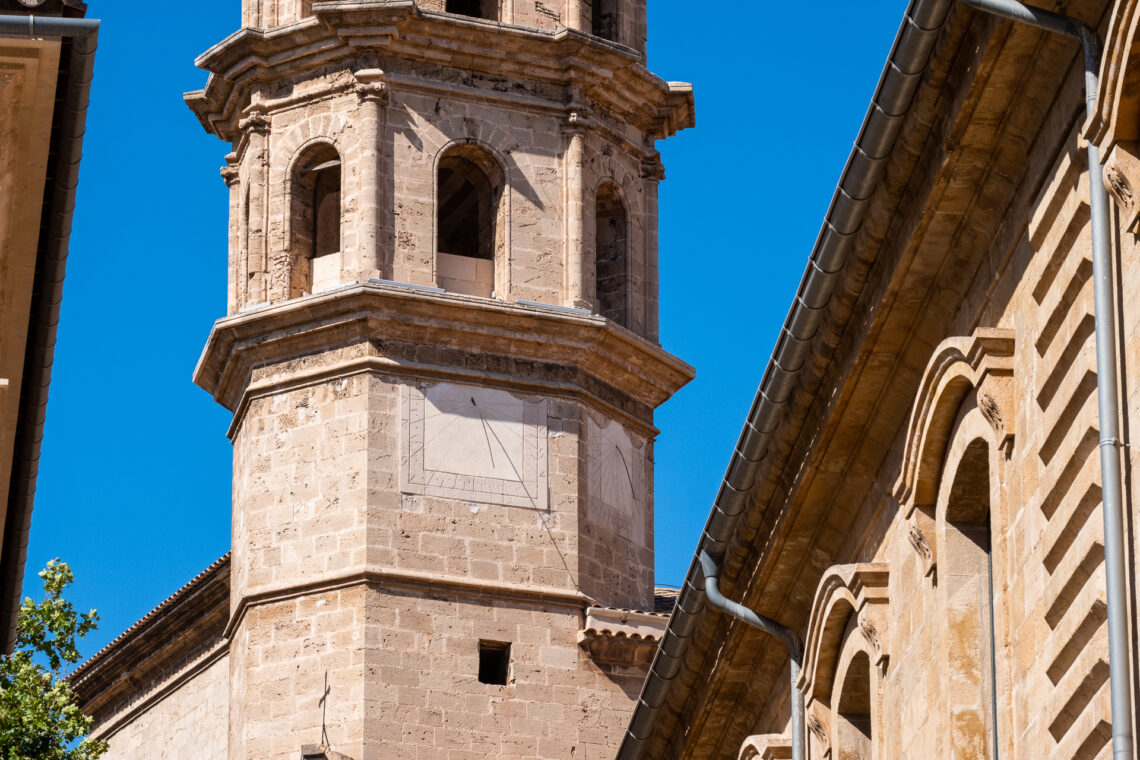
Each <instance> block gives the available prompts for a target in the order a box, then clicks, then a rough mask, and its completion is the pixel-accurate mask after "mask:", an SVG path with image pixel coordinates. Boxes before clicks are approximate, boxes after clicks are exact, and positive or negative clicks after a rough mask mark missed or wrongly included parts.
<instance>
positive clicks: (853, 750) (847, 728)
mask: <svg viewBox="0 0 1140 760" xmlns="http://www.w3.org/2000/svg"><path fill="white" fill-rule="evenodd" d="M842 684H843V686H842V689H843V690H842V692H840V694H839V701H838V704H837V705H836V710H835V712H836V717H837V722H836V726H835V731H836V736H835V749H836V760H871V746H872V745H871V660H870V658H869V657H868V656H867V653H866V652H858V653H856V655H855V656H854V657H852V658H851V662H850V663H849V664H848V665H847V672H846V674H844V676H843V681H842Z"/></svg>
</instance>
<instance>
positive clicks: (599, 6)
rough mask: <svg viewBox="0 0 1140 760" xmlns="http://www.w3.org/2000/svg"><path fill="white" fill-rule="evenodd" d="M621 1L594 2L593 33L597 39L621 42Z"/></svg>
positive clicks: (605, 0) (603, 0)
mask: <svg viewBox="0 0 1140 760" xmlns="http://www.w3.org/2000/svg"><path fill="white" fill-rule="evenodd" d="M618 2H619V0H594V13H593V18H592V21H593V32H594V36H595V37H601V38H603V39H607V40H610V41H611V42H620V41H621V40H619V39H618V35H619V33H620V31H621V14H620V12H619V11H618Z"/></svg>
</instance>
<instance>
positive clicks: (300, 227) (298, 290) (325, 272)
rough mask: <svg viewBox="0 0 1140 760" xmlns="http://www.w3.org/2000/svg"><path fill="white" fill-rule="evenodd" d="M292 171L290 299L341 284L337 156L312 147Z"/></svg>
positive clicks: (328, 147) (327, 147) (333, 151)
mask: <svg viewBox="0 0 1140 760" xmlns="http://www.w3.org/2000/svg"><path fill="white" fill-rule="evenodd" d="M296 167H297V168H296V169H295V171H294V174H293V182H292V188H291V200H292V214H291V220H290V221H291V231H292V233H291V234H292V242H293V246H292V249H293V276H292V278H291V280H292V281H291V283H290V293H289V295H290V297H296V296H299V295H303V294H304V293H316V292H319V291H321V290H325V289H327V288H329V287H332V286H334V285H337V284H339V283H340V280H341V251H340V191H341V171H340V155H339V154H338V153H337V152H336V149H335V148H333V147H332V146H331V145H327V144H321V145H316V146H314V147H312V148H311V149H310V150H309V151H308V152H307V153H306V154H305V155H304V156H303V157H302V158H301V160H300V161H298V162H297V165H296Z"/></svg>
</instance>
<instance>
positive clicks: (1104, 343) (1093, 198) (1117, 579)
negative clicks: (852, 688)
mask: <svg viewBox="0 0 1140 760" xmlns="http://www.w3.org/2000/svg"><path fill="white" fill-rule="evenodd" d="M966 4H967V5H970V6H973V7H975V8H978V9H980V10H983V11H986V12H987V13H993V14H995V15H997V16H1001V17H1003V18H1009V19H1013V20H1014V21H1021V22H1023V23H1027V24H1030V25H1032V26H1036V27H1038V28H1039V29H1045V30H1047V31H1050V32H1056V33H1058V34H1063V35H1065V36H1067V37H1072V38H1074V39H1076V40H1078V41H1079V42H1080V43H1081V46H1082V49H1083V53H1084V65H1085V108H1086V113H1087V114H1088V115H1089V116H1092V115H1093V114H1095V113H1096V92H1097V87H1098V84H1097V77H1098V76H1099V73H1100V40H1099V39H1098V38H1097V35H1096V32H1094V31H1093V30H1092V29H1091V28H1089V27H1088V26H1087V25H1086V24H1084V23H1082V22H1081V21H1078V20H1077V19H1074V18H1071V17H1068V16H1062V15H1060V14H1057V13H1052V12H1050V11H1046V10H1042V9H1041V8H1034V7H1032V6H1028V5H1023V4H1022V3H1019V2H1015V0H966ZM1088 159H1089V213H1090V217H1091V222H1092V260H1093V303H1094V316H1095V323H1096V328H1095V330H1096V392H1097V413H1098V416H1099V420H1098V426H1099V428H1100V471H1101V514H1102V516H1103V519H1104V575H1105V599H1106V603H1107V606H1108V655H1109V659H1108V668H1109V684H1110V692H1111V698H1112V754H1113V757H1114V758H1115V760H1133V737H1132V718H1133V716H1132V691H1131V678H1130V675H1129V674H1130V670H1129V657H1128V655H1129V653H1128V640H1129V639H1128V615H1127V611H1128V608H1127V606H1126V594H1127V583H1126V581H1125V551H1124V498H1123V488H1122V486H1121V465H1120V451H1119V448H1120V446H1121V445H1122V442H1121V441H1120V425H1119V416H1120V401H1119V398H1118V396H1117V387H1116V381H1117V372H1118V369H1117V362H1116V315H1115V308H1114V306H1113V297H1112V292H1113V284H1112V262H1111V251H1110V250H1109V245H1108V240H1109V237H1108V235H1109V229H1108V194H1107V192H1105V188H1104V174H1103V170H1102V168H1101V165H1100V150H1099V148H1098V147H1097V146H1096V145H1094V144H1093V143H1092V142H1089V144H1088Z"/></svg>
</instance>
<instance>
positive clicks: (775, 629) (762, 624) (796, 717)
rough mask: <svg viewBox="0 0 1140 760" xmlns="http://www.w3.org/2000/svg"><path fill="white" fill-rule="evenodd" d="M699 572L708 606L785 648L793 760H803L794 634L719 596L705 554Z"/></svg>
mask: <svg viewBox="0 0 1140 760" xmlns="http://www.w3.org/2000/svg"><path fill="white" fill-rule="evenodd" d="M699 556H700V561H701V571H702V572H703V573H704V576H705V598H706V599H708V601H709V604H711V605H712V606H713V607H716V608H717V609H718V610H721V611H722V612H725V613H727V614H729V615H731V616H732V617H734V618H736V619H737V620H741V621H743V622H745V623H747V624H748V625H750V626H752V627H754V628H759V629H760V630H761V631H763V632H764V633H766V634H768V635H769V636H775V637H776V638H778V639H780V640H781V641H783V642H784V643H785V644H786V645H787V646H788V660H789V662H788V670H789V672H790V673H791V678H790V681H791V683H790V684H789V689H790V691H789V702H790V705H789V709H790V710H791V713H792V760H805V753H804V694H803V692H802V691H800V690H799V688H798V687H797V686H796V682H797V681H799V680H800V667H801V666H802V665H803V659H804V646H803V643H802V642H801V641H800V637H799V636H797V635H796V632H795V631H793V630H792V629H791V628H788V627H787V626H786V625H783V624H781V623H777V622H776V621H775V620H772V619H771V618H768V617H764V616H763V615H758V614H757V613H755V612H753V611H752V610H750V609H748V608H747V607H745V606H744V605H743V604H738V603H737V602H733V601H729V600H728V599H726V598H725V597H724V595H723V594H722V593H721V592H720V585H719V583H718V581H717V576H718V575H719V573H720V568H718V567H717V564H716V561H715V560H714V559H713V558H712V557H710V556H709V555H708V553H707V552H705V551H703V550H702V551H701V553H700V555H699Z"/></svg>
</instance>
